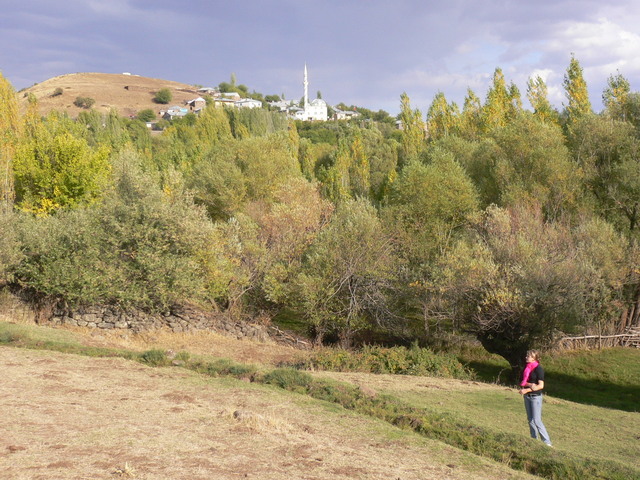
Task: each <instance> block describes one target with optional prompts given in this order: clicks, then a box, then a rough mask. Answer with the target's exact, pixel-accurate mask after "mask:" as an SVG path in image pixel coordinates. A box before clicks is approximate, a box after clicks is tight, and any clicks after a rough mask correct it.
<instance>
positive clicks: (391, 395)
mask: <svg viewBox="0 0 640 480" xmlns="http://www.w3.org/2000/svg"><path fill="white" fill-rule="evenodd" d="M94 333H95V332H94ZM99 337H102V335H99ZM122 340H123V342H124V343H126V345H122V344H121V343H122V342H119V341H118V340H117V338H116V337H113V336H110V337H106V338H102V339H101V341H97V338H96V336H95V335H94V336H91V335H87V334H86V332H82V331H80V330H77V331H68V330H53V329H49V328H45V327H36V326H31V325H12V324H7V323H0V343H3V344H5V345H15V346H23V347H27V348H39V349H45V350H46V349H52V350H57V351H64V352H71V353H79V354H82V355H91V356H100V357H104V356H107V357H110V356H111V357H124V358H129V359H135V360H138V361H143V362H144V361H147V363H149V362H148V360H149V359H151V358H152V357H154V355H150V354H149V352H146V353H145V354H141V353H140V350H132V349H131V346H132V345H135V344H136V340H135V339H132V338H131V337H127V338H126V339H122ZM125 340H126V341H125ZM153 340H154V339H153V338H150V337H146V338H145V340H144V342H143V343H144V345H145V346H146V347H150V346H153V343H154V341H153ZM193 340H194V341H193V345H194V355H192V356H191V359H192V360H191V361H190V362H191V363H190V364H187V365H184V366H185V367H188V368H192V369H195V370H197V371H200V372H204V373H206V374H207V375H213V376H216V377H220V376H225V375H228V376H230V377H233V376H235V377H237V378H240V379H245V380H247V379H249V378H252V379H254V380H253V381H254V382H257V383H270V384H272V385H277V384H279V383H281V385H280V387H281V388H285V389H289V390H293V391H294V392H298V393H302V394H304V395H303V396H296V397H297V398H299V399H300V400H299V401H300V402H303V403H304V404H305V405H308V406H309V408H311V409H313V410H318V409H319V408H320V409H321V410H322V411H326V412H330V413H331V414H335V415H338V417H340V416H341V415H346V412H347V411H349V410H353V411H354V413H349V414H348V415H349V416H350V417H351V416H352V415H356V417H357V418H361V419H363V421H365V420H364V419H366V418H369V420H366V421H367V422H368V421H373V422H374V423H375V424H376V425H378V424H379V421H380V420H386V421H387V425H388V424H389V423H390V424H393V425H397V426H398V427H400V428H399V429H398V428H397V427H392V426H391V425H388V427H385V431H386V432H387V433H385V434H384V435H383V437H386V438H382V439H380V438H379V441H382V442H383V444H386V443H385V442H389V441H392V440H393V439H395V438H415V437H414V436H413V435H412V434H411V432H412V431H413V432H417V433H420V434H421V435H422V437H423V438H425V437H426V438H425V439H424V440H422V441H427V440H428V443H429V444H430V445H440V447H438V448H439V449H440V450H441V451H446V449H447V448H451V449H452V450H451V451H452V452H453V451H455V452H460V448H462V449H463V450H464V449H468V450H469V451H470V452H476V453H477V454H479V455H481V456H486V457H487V458H486V459H485V460H483V461H482V462H480V464H482V465H483V466H482V467H479V468H481V469H486V472H485V474H484V475H485V476H484V477H483V476H482V475H480V477H479V478H487V479H492V478H526V474H524V473H517V472H516V471H513V470H509V472H511V473H509V474H508V475H506V474H505V473H504V472H503V473H498V472H499V471H502V470H500V469H501V468H504V465H503V464H506V465H510V466H512V467H513V468H518V469H525V470H527V471H529V472H536V471H537V472H539V473H540V475H542V476H543V477H544V478H554V479H556V478H557V479H565V478H574V479H576V478H580V479H582V480H586V479H589V478H593V479H596V478H597V479H620V480H630V479H633V478H640V465H639V464H638V458H639V457H640V449H639V445H640V437H639V432H640V414H639V413H638V412H635V411H626V410H631V409H629V408H625V409H615V408H611V406H609V407H608V408H603V407H600V406H595V405H587V404H586V402H585V403H581V402H580V403H579V402H574V401H569V400H566V399H563V398H558V397H555V396H553V395H549V396H547V397H546V399H545V406H544V419H545V423H546V425H547V428H548V430H549V432H550V434H551V436H552V440H553V442H554V445H555V448H554V449H553V451H547V450H545V449H546V447H542V446H541V445H540V442H537V443H536V442H535V441H533V440H531V439H529V438H528V427H527V425H526V418H525V413H524V407H523V405H522V399H521V397H520V396H519V395H518V394H517V393H516V392H515V391H514V389H513V388H509V387H507V386H501V385H498V384H495V383H483V382H480V381H474V380H453V379H443V378H432V377H417V376H404V375H373V374H363V373H335V372H333V373H332V372H313V373H312V377H310V376H309V375H308V374H295V372H294V371H291V373H287V372H286V371H283V372H282V373H277V371H273V362H272V361H273V360H274V359H275V358H281V357H286V356H288V355H290V354H291V352H282V353H281V354H274V352H273V351H270V352H269V353H268V354H266V352H268V350H266V349H265V356H264V358H265V360H267V362H266V363H264V364H263V363H262V362H261V361H260V358H261V353H260V351H259V348H258V347H253V348H254V351H253V357H252V359H253V360H254V362H253V363H255V364H256V365H255V366H252V367H251V366H242V365H239V364H235V363H234V360H235V359H234V360H227V361H221V360H220V359H219V357H218V356H217V355H213V356H211V355H207V351H214V352H215V353H221V352H222V351H223V348H220V347H218V346H217V344H216V342H215V337H209V341H210V343H209V344H208V346H206V345H203V344H202V342H201V341H198V337H197V336H195V337H193ZM156 341H157V342H159V344H160V345H161V346H162V348H168V347H169V348H171V347H173V348H180V349H184V348H185V347H186V349H187V350H189V348H188V347H189V344H190V338H189V337H188V336H184V335H182V336H177V337H176V338H175V339H174V342H175V343H174V344H171V337H170V336H169V337H166V336H163V335H161V334H158V336H157V338H156ZM119 343H120V345H119ZM221 343H223V342H221ZM242 343H245V344H246V343H249V342H242ZM124 346H126V347H127V348H122V347H124ZM264 347H265V348H266V345H265V346H264ZM245 348H246V347H245ZM260 348H261V347H260ZM224 351H225V352H234V351H236V350H234V349H232V348H229V347H225V348H224ZM156 353H157V358H158V360H159V362H158V363H159V364H161V363H162V360H163V355H162V351H159V352H158V351H156ZM639 353H640V352H636V351H633V350H625V351H618V350H613V351H605V352H600V353H599V354H596V353H593V352H583V353H581V354H571V355H562V356H557V357H554V358H547V359H546V360H545V362H546V363H545V365H546V366H547V369H548V372H549V374H548V375H549V378H550V379H551V378H557V377H556V376H555V373H553V372H554V369H558V370H559V371H560V370H561V369H564V372H563V374H564V375H567V376H568V377H573V376H574V375H575V379H573V380H574V381H573V384H572V385H573V387H572V388H574V389H576V391H571V392H570V393H571V395H574V396H576V397H585V396H592V397H593V398H598V399H599V400H598V401H599V402H600V403H606V402H607V392H608V391H611V392H613V393H612V395H611V396H610V398H609V403H610V405H615V404H616V402H617V401H618V400H617V398H616V395H618V393H619V392H620V391H631V392H633V391H634V389H637V388H638V382H637V381H635V382H634V377H633V372H634V370H633V369H634V368H636V366H637V362H638V360H640V356H639V355H638V354H639ZM42 354H43V355H46V353H45V352H42ZM56 355H57V354H56ZM145 355H146V360H145ZM599 356H602V358H603V360H602V363H601V362H599V361H598V357H599ZM246 357H247V355H246V351H245V353H244V354H243V358H242V361H246V360H247V358H246ZM184 358H189V356H188V355H185V356H184ZM232 358H233V356H232ZM582 358H586V359H587V360H588V361H583V360H582ZM269 359H271V360H269ZM621 359H623V360H624V362H632V363H633V362H636V364H635V365H632V366H631V367H630V369H631V374H628V373H627V368H626V367H625V366H624V365H619V362H621ZM89 360H90V359H89ZM97 360H99V359H97ZM481 360H482V361H483V362H485V368H487V370H490V369H491V368H493V369H499V368H500V365H499V364H498V363H496V364H495V365H491V362H495V360H494V359H491V358H488V359H487V358H484V359H481ZM118 361H124V360H120V359H119V360H118ZM474 361H476V362H478V359H475V360H474ZM270 362H271V363H270ZM563 362H564V363H563ZM16 365H17V364H16ZM133 365H135V364H133ZM585 365H586V366H585ZM145 368H148V367H145ZM174 370H176V369H174ZM177 370H184V369H177ZM272 371H273V372H274V373H271V372H272ZM59 373H60V372H59V371H58V373H57V374H59ZM276 373H277V375H276ZM605 374H606V376H605ZM163 375H164V374H163ZM189 375H193V374H189ZM274 375H275V376H274ZM301 375H302V376H301ZM304 375H306V376H307V377H305V376H304ZM481 375H482V374H481ZM635 378H638V377H637V376H636V377H635ZM274 379H275V380H274ZM315 379H317V380H315ZM324 379H331V381H339V383H337V384H335V385H334V384H332V383H331V384H326V383H322V382H325V381H326V380H324ZM596 379H600V380H601V381H605V382H606V383H608V384H610V385H612V386H613V387H612V389H611V390H606V389H605V390H599V387H600V386H601V383H595V386H597V387H598V388H597V389H595V391H596V392H599V393H598V395H596V394H595V393H593V392H591V390H594V388H593V384H594V382H595V380H596ZM228 381H231V382H232V384H233V385H234V388H236V393H235V394H234V395H235V396H240V397H242V398H249V397H250V396H252V395H253V394H252V393H251V392H252V391H254V389H255V388H258V387H257V386H256V384H255V383H248V384H245V385H246V388H244V387H242V382H240V384H239V383H238V380H233V379H232V380H228ZM228 381H227V382H228ZM549 383H551V382H549ZM349 385H352V386H355V387H349ZM262 388H268V387H259V389H262ZM237 389H240V390H237ZM580 389H582V391H580ZM239 391H242V393H241V394H240V393H238V392H239ZM121 394H122V395H123V398H129V393H128V392H122V393H121ZM172 395H176V394H175V393H174V394H172ZM188 395H191V394H188ZM191 396H192V395H191ZM311 397H315V398H316V399H318V398H320V399H323V400H325V401H324V402H322V403H321V404H317V403H316V402H317V401H318V400H313V399H312V398H311ZM303 398H306V400H302V399H303ZM43 401H44V400H43ZM326 401H329V402H331V403H327V402H326ZM262 405H263V408H264V409H266V410H267V411H268V410H269V409H270V408H274V407H273V406H270V405H269V402H263V403H262ZM320 405H322V407H320ZM339 405H343V406H344V407H346V409H347V410H345V409H344V408H342V407H340V406H339ZM622 405H623V406H624V405H626V406H627V407H628V406H629V405H632V402H629V401H625V402H623V403H622ZM340 412H343V413H340ZM296 415H301V414H300V413H298V414H296ZM326 421H327V422H329V423H331V422H334V421H335V420H331V419H330V418H328V417H327V418H326ZM169 428H174V429H175V428H176V427H169ZM345 428H352V427H346V426H345ZM338 430H339V429H338ZM612 432H613V433H612ZM345 433H346V432H345ZM352 433H354V432H352ZM331 435H335V432H334V433H333V434H331ZM406 435H409V437H407V436H406ZM356 436H357V435H356ZM352 438H353V437H352ZM376 438H378V437H376ZM438 440H439V441H438ZM132 441H133V440H132ZM431 442H435V443H431ZM441 442H442V443H441ZM447 443H448V444H449V445H450V446H446V444H447ZM363 448H364V447H363ZM442 449H444V450H442ZM532 452H533V453H532ZM425 454H426V455H432V454H431V453H426V452H425ZM373 455H374V457H375V455H376V454H373ZM457 455H459V454H457ZM468 455H470V454H468ZM541 456H546V457H549V458H548V459H542V460H543V462H542V463H540V462H538V459H539V457H541ZM293 457H294V458H295V455H293ZM436 457H437V456H436ZM436 457H434V462H436V463H438V462H440V463H438V464H439V465H440V466H442V465H441V463H442V462H443V461H446V460H445V457H446V456H445V457H441V458H440V459H439V460H438V459H437V458H436ZM457 458H468V459H470V458H476V457H475V456H474V455H472V456H471V457H464V456H463V457H460V456H458V457H457ZM490 459H492V460H490ZM370 461H371V462H375V461H376V459H375V458H371V459H370ZM457 462H461V464H465V465H466V464H467V463H468V466H467V467H465V469H464V474H463V469H460V470H458V471H457V473H458V474H459V475H453V476H451V475H449V473H451V472H448V473H447V475H444V476H442V477H438V475H437V474H436V475H435V476H431V477H430V476H423V477H420V476H417V477H415V478H475V475H477V471H475V472H476V473H473V472H474V470H473V467H472V466H473V465H474V462H473V461H471V460H465V461H464V462H463V461H462V460H457V461H456V463H455V465H459V463H457ZM469 462H470V463H469ZM486 462H489V463H486ZM531 462H533V463H531ZM536 462H537V463H536ZM365 463H366V462H365ZM581 464H585V465H586V464H589V465H587V466H586V467H584V466H581ZM487 465H493V467H492V469H493V468H495V469H497V470H491V469H488V468H487ZM445 466H446V464H445ZM456 468H457V467H456ZM383 470H384V468H383V469H382V470H380V469H378V470H376V471H378V472H380V471H383ZM490 470H491V471H490ZM345 472H346V470H345ZM545 472H546V473H545ZM325 473H326V472H325ZM351 473H352V474H356V473H357V472H356V471H352V472H351ZM440 473H442V472H440ZM462 474H463V475H462ZM394 475H395V474H394ZM523 475H524V476H523ZM294 476H295V475H294ZM356 476H358V475H357V474H356ZM16 478H17V477H16ZM25 478H26V477H25ZM61 478H62V477H61ZM139 478H143V477H139ZM224 478H235V477H224ZM274 478H275V477H274ZM309 478H316V477H309ZM318 478H319V477H318ZM332 478H333V477H332ZM335 478H341V477H335ZM345 478H348V475H347V477H345ZM359 478H385V477H384V476H380V477H377V476H367V475H364V476H363V475H360V476H359ZM394 478H403V479H405V478H414V477H412V476H411V475H408V476H407V475H405V476H401V475H398V477H394Z"/></svg>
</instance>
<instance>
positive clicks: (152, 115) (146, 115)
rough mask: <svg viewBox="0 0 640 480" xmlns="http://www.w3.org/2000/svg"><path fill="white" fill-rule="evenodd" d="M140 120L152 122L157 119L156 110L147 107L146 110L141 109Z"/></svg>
mask: <svg viewBox="0 0 640 480" xmlns="http://www.w3.org/2000/svg"><path fill="white" fill-rule="evenodd" d="M137 118H138V120H142V121H143V122H150V121H152V120H155V119H156V112H154V111H153V110H151V109H150V108H145V109H144V110H140V111H139V112H138V115H137Z"/></svg>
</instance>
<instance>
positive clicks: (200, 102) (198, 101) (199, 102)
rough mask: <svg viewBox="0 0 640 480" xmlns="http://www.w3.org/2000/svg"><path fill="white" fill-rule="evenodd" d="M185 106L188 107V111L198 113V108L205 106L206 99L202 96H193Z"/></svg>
mask: <svg viewBox="0 0 640 480" xmlns="http://www.w3.org/2000/svg"><path fill="white" fill-rule="evenodd" d="M187 106H188V107H189V110H190V111H192V112H194V113H198V112H199V111H200V110H202V109H203V108H204V107H206V106H207V101H206V100H205V99H204V98H202V97H198V98H194V99H193V100H189V101H188V102H187Z"/></svg>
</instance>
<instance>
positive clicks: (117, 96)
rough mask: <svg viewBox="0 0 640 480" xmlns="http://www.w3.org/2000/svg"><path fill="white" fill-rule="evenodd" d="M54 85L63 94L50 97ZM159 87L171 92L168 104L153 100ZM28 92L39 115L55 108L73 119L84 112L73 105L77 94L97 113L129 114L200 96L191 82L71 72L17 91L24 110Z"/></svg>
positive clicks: (181, 103)
mask: <svg viewBox="0 0 640 480" xmlns="http://www.w3.org/2000/svg"><path fill="white" fill-rule="evenodd" d="M125 87H127V88H125ZM57 88H61V89H62V92H63V93H62V95H57V96H53V93H54V92H55V90H56V89H57ZM161 88H168V89H169V90H171V93H172V94H173V99H172V100H171V102H170V103H169V104H168V105H160V104H157V103H154V101H153V97H154V96H155V95H156V93H157V92H158V90H160V89H161ZM30 93H32V94H33V95H35V96H36V98H37V99H38V109H39V112H40V113H41V114H42V115H46V114H47V113H48V112H50V111H51V110H57V111H60V112H67V113H68V114H69V116H71V117H73V118H75V117H77V116H78V113H80V112H81V111H83V109H82V108H79V107H76V106H75V105H74V104H73V102H74V100H75V99H76V98H77V97H89V98H93V99H94V100H95V104H94V105H93V108H94V110H97V111H99V112H104V113H107V112H109V111H110V110H111V109H116V110H117V111H118V113H119V114H120V115H121V116H125V117H128V116H131V115H136V114H137V113H138V112H139V111H140V110H144V109H147V108H150V109H152V110H153V111H154V112H156V114H157V113H158V112H159V111H160V110H163V109H166V108H167V107H169V106H171V105H184V103H185V101H188V100H193V99H194V98H197V97H198V96H199V94H198V92H197V88H196V87H195V86H193V85H187V84H185V83H179V82H172V81H169V80H160V79H156V78H148V77H139V76H137V75H122V74H114V73H71V74H67V75H61V76H59V77H54V78H51V79H49V80H45V81H44V82H41V83H37V84H35V85H33V86H31V87H29V88H26V89H24V90H22V91H20V92H19V94H18V97H19V100H20V104H21V108H22V110H23V111H25V110H26V108H27V105H28V95H29V94H30Z"/></svg>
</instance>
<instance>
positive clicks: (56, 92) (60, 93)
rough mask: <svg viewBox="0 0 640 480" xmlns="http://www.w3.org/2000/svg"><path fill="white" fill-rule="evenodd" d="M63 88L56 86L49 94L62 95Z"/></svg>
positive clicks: (53, 95)
mask: <svg viewBox="0 0 640 480" xmlns="http://www.w3.org/2000/svg"><path fill="white" fill-rule="evenodd" d="M62 93H63V90H62V88H61V87H58V88H56V89H55V90H54V91H53V93H52V94H51V96H52V97H59V96H60V95H62Z"/></svg>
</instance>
